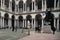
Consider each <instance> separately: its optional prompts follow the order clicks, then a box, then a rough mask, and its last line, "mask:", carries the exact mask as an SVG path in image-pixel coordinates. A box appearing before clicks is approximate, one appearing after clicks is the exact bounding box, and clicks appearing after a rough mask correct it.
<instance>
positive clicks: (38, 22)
mask: <svg viewBox="0 0 60 40" xmlns="http://www.w3.org/2000/svg"><path fill="white" fill-rule="evenodd" d="M35 20H36V25H37V26H36V27H42V16H41V15H40V14H37V15H36V17H35ZM39 25H40V26H39Z"/></svg>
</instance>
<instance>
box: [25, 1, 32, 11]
mask: <svg viewBox="0 0 60 40" xmlns="http://www.w3.org/2000/svg"><path fill="white" fill-rule="evenodd" d="M26 4H27V8H29V11H31V10H32V0H27V1H26Z"/></svg>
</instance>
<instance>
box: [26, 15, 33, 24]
mask: <svg viewBox="0 0 60 40" xmlns="http://www.w3.org/2000/svg"><path fill="white" fill-rule="evenodd" d="M26 20H27V21H28V20H29V21H30V23H31V21H32V16H31V15H27V16H26Z"/></svg>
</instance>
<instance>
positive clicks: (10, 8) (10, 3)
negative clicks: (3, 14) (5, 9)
mask: <svg viewBox="0 0 60 40" xmlns="http://www.w3.org/2000/svg"><path fill="white" fill-rule="evenodd" d="M9 11H12V1H9Z"/></svg>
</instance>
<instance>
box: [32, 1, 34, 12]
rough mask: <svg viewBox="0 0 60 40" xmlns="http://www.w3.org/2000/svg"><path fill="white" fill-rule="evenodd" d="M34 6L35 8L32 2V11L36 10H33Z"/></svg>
mask: <svg viewBox="0 0 60 40" xmlns="http://www.w3.org/2000/svg"><path fill="white" fill-rule="evenodd" d="M33 6H34V4H33V1H32V11H33V10H34V9H33Z"/></svg>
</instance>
